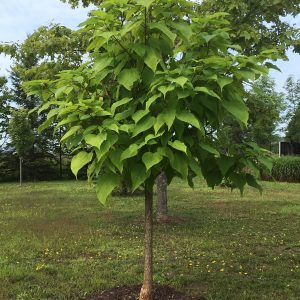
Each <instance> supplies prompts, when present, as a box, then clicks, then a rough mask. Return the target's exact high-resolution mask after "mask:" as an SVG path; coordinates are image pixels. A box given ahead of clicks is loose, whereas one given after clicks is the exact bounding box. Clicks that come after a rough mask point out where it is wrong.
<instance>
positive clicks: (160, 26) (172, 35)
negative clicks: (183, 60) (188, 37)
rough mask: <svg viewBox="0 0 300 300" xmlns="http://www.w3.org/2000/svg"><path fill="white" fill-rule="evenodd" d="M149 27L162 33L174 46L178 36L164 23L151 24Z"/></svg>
mask: <svg viewBox="0 0 300 300" xmlns="http://www.w3.org/2000/svg"><path fill="white" fill-rule="evenodd" d="M149 27H150V29H157V30H159V31H161V32H162V33H163V34H164V35H166V36H167V37H168V38H169V39H170V40H171V42H172V43H173V44H174V42H175V39H176V34H175V33H173V32H172V31H171V30H170V29H169V28H168V27H167V26H166V25H165V24H164V23H163V22H159V23H151V24H150V26H149Z"/></svg>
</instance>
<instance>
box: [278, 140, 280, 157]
mask: <svg viewBox="0 0 300 300" xmlns="http://www.w3.org/2000/svg"><path fill="white" fill-rule="evenodd" d="M278 154H279V157H280V156H281V142H279V150H278Z"/></svg>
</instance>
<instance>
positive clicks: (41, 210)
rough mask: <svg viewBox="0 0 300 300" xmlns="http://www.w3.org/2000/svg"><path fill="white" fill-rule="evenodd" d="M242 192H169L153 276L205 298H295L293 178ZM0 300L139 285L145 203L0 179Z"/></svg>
mask: <svg viewBox="0 0 300 300" xmlns="http://www.w3.org/2000/svg"><path fill="white" fill-rule="evenodd" d="M263 186H264V193H263V195H262V196H260V194H259V193H258V192H257V191H255V190H253V189H250V188H249V189H247V190H246V191H245V195H244V197H242V198H241V197H240V195H239V193H238V192H237V191H233V192H231V191H230V190H228V189H225V188H217V189H215V190H211V189H209V188H207V187H206V186H205V184H204V182H202V181H199V182H198V183H197V185H196V187H195V189H194V190H192V189H190V188H189V187H187V186H186V185H185V184H184V183H182V182H181V181H179V180H176V181H175V182H174V183H172V185H171V186H170V188H169V204H170V213H171V215H172V216H174V219H173V222H171V223H168V224H155V241H154V247H155V249H154V256H155V259H154V272H155V275H154V280H155V282H157V283H161V284H168V285H171V286H173V287H175V288H177V289H179V290H182V291H185V292H187V293H190V294H192V295H197V294H201V295H204V296H205V297H206V298H207V299H222V300H223V299H268V300H270V299H275V300H280V299H282V300H287V299H289V300H291V299H300V184H287V183H263ZM0 240H1V242H0V299H18V300H21V299H38V300H41V299H79V298H80V297H83V296H84V295H86V294H88V293H90V292H92V291H94V290H96V289H106V288H110V287H113V286H117V285H131V284H137V283H141V282H142V276H143V199H142V197H140V196H137V197H127V198H122V197H113V198H112V199H111V200H110V201H109V203H108V205H107V207H103V206H101V205H100V204H99V202H98V201H97V199H96V196H95V193H94V191H93V189H92V188H90V187H89V186H88V185H87V184H86V183H85V182H80V181H79V182H76V181H70V182H44V183H26V184H24V186H23V187H22V188H20V187H18V185H17V184H13V183H10V184H0Z"/></svg>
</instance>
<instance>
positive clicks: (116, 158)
mask: <svg viewBox="0 0 300 300" xmlns="http://www.w3.org/2000/svg"><path fill="white" fill-rule="evenodd" d="M121 154H122V150H121V149H116V150H113V151H110V152H109V158H110V160H111V162H112V163H113V165H114V166H116V167H117V169H118V170H119V171H120V172H123V162H122V161H121Z"/></svg>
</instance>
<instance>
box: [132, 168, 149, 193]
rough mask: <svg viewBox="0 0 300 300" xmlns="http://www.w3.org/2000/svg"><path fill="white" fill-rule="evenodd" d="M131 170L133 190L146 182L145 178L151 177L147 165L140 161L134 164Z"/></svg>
mask: <svg viewBox="0 0 300 300" xmlns="http://www.w3.org/2000/svg"><path fill="white" fill-rule="evenodd" d="M130 171H131V184H132V191H133V192H134V191H135V190H136V189H138V188H139V187H140V186H141V185H142V184H143V183H144V182H145V180H146V179H147V178H148V177H149V175H150V172H147V170H146V168H145V166H144V165H143V164H140V163H136V164H134V165H132V166H131V168H130Z"/></svg>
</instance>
